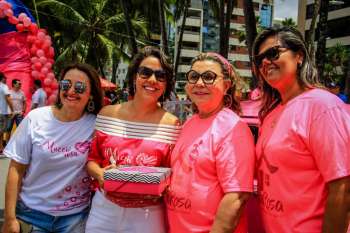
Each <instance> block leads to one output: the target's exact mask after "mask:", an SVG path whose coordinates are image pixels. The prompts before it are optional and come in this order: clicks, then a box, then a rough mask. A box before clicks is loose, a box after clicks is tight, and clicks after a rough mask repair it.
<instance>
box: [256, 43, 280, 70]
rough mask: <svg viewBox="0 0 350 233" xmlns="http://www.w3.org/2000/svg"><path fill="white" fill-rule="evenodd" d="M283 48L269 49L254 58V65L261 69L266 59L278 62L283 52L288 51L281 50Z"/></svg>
mask: <svg viewBox="0 0 350 233" xmlns="http://www.w3.org/2000/svg"><path fill="white" fill-rule="evenodd" d="M281 48H284V47H281V46H274V47H271V48H269V49H267V50H266V51H265V52H263V53H261V54H258V55H256V56H254V63H255V65H256V66H257V67H260V66H261V64H262V61H263V60H264V59H265V58H266V59H267V60H269V61H276V60H277V59H278V58H279V57H280V54H281V53H282V52H285V51H287V48H285V50H281Z"/></svg>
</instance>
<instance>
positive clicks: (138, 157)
mask: <svg viewBox="0 0 350 233" xmlns="http://www.w3.org/2000/svg"><path fill="white" fill-rule="evenodd" d="M128 82H129V93H130V95H131V96H132V97H133V99H132V100H130V101H128V102H125V103H122V104H118V105H109V106H106V107H104V108H103V109H102V110H101V111H100V113H99V114H98V116H97V119H96V127H95V129H96V130H95V138H94V140H93V142H92V146H91V151H90V154H89V157H88V163H87V169H88V172H89V174H90V175H91V176H92V177H93V178H94V179H95V180H96V181H97V183H98V186H99V188H98V190H97V191H96V194H95V196H94V197H93V200H92V206H91V211H90V214H89V218H88V221H87V225H86V233H90V232H91V233H134V232H135V233H136V232H142V233H165V232H166V225H165V214H164V212H165V210H164V205H163V200H162V197H161V196H155V195H146V194H133V193H122V192H106V191H104V190H103V183H104V179H103V174H104V171H105V170H106V169H109V168H113V167H115V166H116V165H132V166H151V167H169V160H170V152H171V150H172V148H173V146H174V144H175V142H176V139H177V136H178V133H179V131H180V126H178V119H177V118H176V117H175V116H173V115H172V114H170V113H168V112H166V111H165V110H164V109H163V108H162V106H161V102H163V101H164V100H165V99H167V98H168V97H169V95H170V92H171V91H172V90H173V87H174V80H173V69H172V66H171V65H170V64H169V63H168V61H167V57H166V56H165V55H164V53H163V52H162V51H160V50H159V49H158V48H156V47H152V46H147V47H145V48H144V49H142V50H141V51H140V52H139V53H138V54H136V55H135V57H134V59H133V61H132V62H131V64H130V66H129V69H128Z"/></svg>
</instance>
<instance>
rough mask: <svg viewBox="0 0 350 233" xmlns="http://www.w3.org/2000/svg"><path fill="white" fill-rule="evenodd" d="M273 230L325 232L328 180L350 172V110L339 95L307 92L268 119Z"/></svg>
mask: <svg viewBox="0 0 350 233" xmlns="http://www.w3.org/2000/svg"><path fill="white" fill-rule="evenodd" d="M256 152H257V159H258V160H257V169H258V171H257V174H258V180H259V197H260V207H261V211H262V218H263V222H264V225H265V229H266V232H268V233H286V232H293V233H294V232H300V233H301V232H303V233H305V232H307V233H320V232H321V229H322V219H323V215H324V211H325V202H326V198H327V190H326V183H327V182H329V181H332V180H334V179H338V178H342V177H345V176H348V175H350V114H349V113H348V112H347V110H345V106H344V104H343V103H342V102H341V100H340V99H339V98H338V97H336V96H335V95H332V94H330V93H329V92H327V91H324V90H321V89H312V90H310V91H307V92H305V93H303V94H301V95H299V96H297V97H295V98H294V99H292V100H291V101H289V102H288V103H287V104H285V105H279V106H278V107H276V108H275V109H274V110H273V111H272V112H271V113H269V115H268V116H267V117H266V118H265V120H264V122H263V124H262V127H261V134H260V136H259V140H258V143H257V148H256Z"/></svg>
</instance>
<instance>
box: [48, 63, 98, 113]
mask: <svg viewBox="0 0 350 233" xmlns="http://www.w3.org/2000/svg"><path fill="white" fill-rule="evenodd" d="M73 69H77V70H79V71H81V72H83V73H85V74H86V76H88V78H89V81H90V86H91V93H90V94H91V96H92V101H93V102H94V105H95V109H94V110H93V111H92V112H90V111H88V110H87V106H85V111H86V112H90V113H92V114H95V115H97V114H98V113H99V112H100V110H101V108H102V106H103V92H102V88H101V82H100V78H99V75H98V73H97V71H96V70H95V68H94V67H92V66H91V65H89V64H82V63H74V64H70V65H68V66H66V67H65V68H64V69H63V70H62V72H61V75H60V80H62V79H64V76H65V75H66V73H67V72H68V71H69V70H73ZM55 106H56V107H57V108H61V107H62V102H61V99H60V89H58V94H57V100H56V103H55Z"/></svg>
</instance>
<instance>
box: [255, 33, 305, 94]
mask: <svg viewBox="0 0 350 233" xmlns="http://www.w3.org/2000/svg"><path fill="white" fill-rule="evenodd" d="M276 46H280V48H279V49H278V51H279V57H278V58H277V59H276V60H269V59H267V58H265V59H263V60H262V63H261V65H260V66H259V71H260V73H261V75H262V77H263V78H264V80H265V81H266V82H267V83H268V84H269V85H270V86H271V87H273V88H275V89H277V90H278V91H279V92H285V91H286V90H288V88H290V87H292V86H293V85H295V83H296V82H297V75H298V74H297V70H298V68H297V67H298V64H302V61H303V56H302V54H301V53H295V52H293V51H292V50H290V49H288V48H284V47H283V45H282V43H281V42H280V41H279V39H278V37H277V36H270V37H268V38H267V39H266V40H265V41H264V42H262V43H261V45H260V47H259V53H258V55H260V54H263V53H265V52H266V51H268V50H269V49H271V48H273V47H276Z"/></svg>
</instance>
